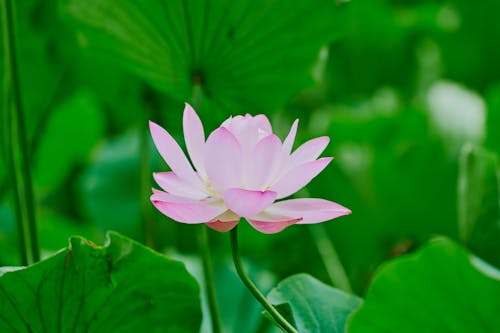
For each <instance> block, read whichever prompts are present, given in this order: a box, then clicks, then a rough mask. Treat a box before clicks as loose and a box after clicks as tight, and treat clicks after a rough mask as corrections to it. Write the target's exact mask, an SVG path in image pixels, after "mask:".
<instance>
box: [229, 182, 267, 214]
mask: <svg viewBox="0 0 500 333" xmlns="http://www.w3.org/2000/svg"><path fill="white" fill-rule="evenodd" d="M275 199H276V192H273V191H252V190H244V189H241V188H231V189H228V190H226V191H225V192H224V195H223V200H224V203H225V204H226V206H227V208H229V209H230V210H232V211H233V212H235V213H236V214H238V215H239V216H243V217H248V216H254V215H256V214H258V213H260V212H262V211H263V210H264V209H266V208H267V207H269V206H270V205H271V204H272V203H273V202H274V200H275Z"/></svg>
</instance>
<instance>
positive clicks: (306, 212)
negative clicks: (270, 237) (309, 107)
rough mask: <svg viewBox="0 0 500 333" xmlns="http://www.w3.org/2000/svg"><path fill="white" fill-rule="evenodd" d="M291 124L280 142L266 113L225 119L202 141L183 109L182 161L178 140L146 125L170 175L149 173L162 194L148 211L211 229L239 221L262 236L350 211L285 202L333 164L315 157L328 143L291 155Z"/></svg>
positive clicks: (315, 202)
mask: <svg viewBox="0 0 500 333" xmlns="http://www.w3.org/2000/svg"><path fill="white" fill-rule="evenodd" d="M297 124H298V120H296V121H295V122H294V123H293V125H292V128H291V129H290V133H289V134H288V136H287V137H286V139H285V141H284V142H283V143H282V142H281V140H280V138H279V137H277V136H276V135H275V134H273V133H272V128H271V124H270V123H269V120H268V119H267V117H266V116H264V115H257V116H255V117H252V116H251V115H249V114H247V115H245V116H236V117H231V118H229V119H227V120H226V121H224V122H223V123H222V125H221V126H220V127H219V128H217V129H216V130H215V131H213V132H212V133H211V134H210V135H209V137H208V139H207V140H206V141H205V134H204V131H203V125H202V123H201V121H200V118H199V117H198V115H197V114H196V112H195V111H194V110H193V108H191V106H189V105H188V104H186V107H185V109H184V119H183V126H184V140H185V142H186V147H187V151H188V153H189V156H190V158H191V162H192V164H193V166H194V169H193V167H192V166H191V163H190V162H189V161H188V159H187V158H186V156H185V155H184V152H183V151H182V149H181V148H180V147H179V145H178V144H177V142H175V140H174V139H173V138H172V136H170V134H168V132H167V131H165V130H164V129H163V128H161V127H160V126H158V125H157V124H155V123H153V122H150V129H151V135H152V137H153V141H154V143H155V145H156V147H157V149H158V151H159V153H160V155H161V156H162V157H163V159H164V160H165V162H166V163H167V164H168V166H169V167H170V169H172V171H170V172H159V173H155V174H154V179H155V180H156V182H157V183H158V185H160V187H161V188H162V189H163V190H164V191H158V190H155V189H153V195H152V196H151V201H152V202H153V204H154V206H155V207H156V208H157V209H158V210H159V211H160V212H162V213H163V214H165V215H166V216H168V217H170V218H171V219H173V220H175V221H178V222H182V223H188V224H196V223H205V224H206V225H207V226H209V227H210V228H212V229H215V230H217V231H222V232H224V231H228V230H231V229H232V228H234V227H235V226H236V224H238V222H239V221H240V218H241V217H244V218H245V219H247V220H248V222H249V223H250V224H251V225H252V226H253V227H254V228H255V229H257V230H259V231H261V232H263V233H269V234H270V233H276V232H279V231H281V230H283V229H284V228H286V227H288V226H290V225H292V224H295V223H297V224H310V223H319V222H324V221H328V220H331V219H334V218H336V217H339V216H342V215H347V214H350V213H351V211H350V210H349V209H347V208H344V207H342V206H340V205H338V204H336V203H334V202H331V201H328V200H323V199H291V200H283V201H277V202H276V200H278V199H282V198H285V197H288V196H289V195H291V194H293V193H295V192H297V191H298V190H300V189H301V188H303V187H304V186H306V185H307V184H308V183H309V182H310V181H311V180H312V179H313V178H314V177H316V176H317V175H318V174H319V173H320V172H321V171H322V170H323V169H324V168H325V167H326V166H327V165H328V164H329V163H330V161H331V160H332V158H331V157H324V158H320V159H317V158H318V156H319V155H320V154H321V153H322V152H323V150H324V149H325V148H326V146H327V145H328V142H329V141H330V140H329V138H328V137H319V138H316V139H312V140H310V141H307V142H306V143H304V144H303V145H302V146H300V147H299V148H297V149H296V150H295V151H294V152H293V153H292V146H293V143H294V140H295V134H296V132H297Z"/></svg>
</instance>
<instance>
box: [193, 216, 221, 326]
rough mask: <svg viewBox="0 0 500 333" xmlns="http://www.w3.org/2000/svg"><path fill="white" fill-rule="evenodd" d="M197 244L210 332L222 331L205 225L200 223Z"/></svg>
mask: <svg viewBox="0 0 500 333" xmlns="http://www.w3.org/2000/svg"><path fill="white" fill-rule="evenodd" d="M198 246H199V249H200V252H201V257H202V258H201V259H202V260H201V262H202V266H203V281H204V284H205V293H206V296H207V302H208V308H209V310H210V321H211V323H212V332H213V333H220V332H222V325H221V322H220V315H219V307H218V306H217V295H216V293H215V280H214V273H213V270H212V258H211V255H210V247H209V245H208V233H207V227H206V226H204V225H201V226H200V228H199V229H198Z"/></svg>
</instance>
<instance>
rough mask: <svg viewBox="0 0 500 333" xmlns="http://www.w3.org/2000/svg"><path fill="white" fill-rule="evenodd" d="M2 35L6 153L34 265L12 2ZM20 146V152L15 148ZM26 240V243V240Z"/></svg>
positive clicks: (7, 5)
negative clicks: (5, 102) (6, 128)
mask: <svg viewBox="0 0 500 333" xmlns="http://www.w3.org/2000/svg"><path fill="white" fill-rule="evenodd" d="M3 13H4V18H3V20H2V21H3V22H4V24H3V32H4V41H5V43H4V69H5V72H6V74H7V75H5V82H4V89H5V98H6V100H7V101H8V104H6V106H5V108H6V110H5V112H7V113H8V116H7V117H6V118H7V122H6V124H5V126H6V127H10V129H9V130H8V131H7V135H9V136H10V138H9V140H8V141H7V142H8V147H7V150H9V151H10V152H9V153H8V155H9V160H10V162H9V163H10V166H11V167H10V169H11V173H12V175H11V177H12V184H13V188H14V196H15V199H14V201H15V204H16V214H17V223H18V229H19V230H20V231H22V234H23V235H21V234H20V236H19V237H20V241H21V243H22V242H24V244H25V245H24V248H25V250H26V256H25V257H26V258H27V260H26V262H27V263H28V264H29V263H33V262H37V261H39V260H40V252H39V247H38V234H37V225H36V216H35V199H34V194H33V183H32V179H31V170H30V167H29V166H30V160H29V149H28V143H27V135H26V125H25V120H24V110H23V105H22V100H21V87H20V83H19V73H18V65H17V55H16V40H15V32H14V27H15V14H14V8H13V5H12V0H3ZM16 144H17V145H19V148H20V149H19V151H18V152H17V154H18V156H17V155H16V151H15V149H14V147H15V146H16ZM23 237H24V240H23Z"/></svg>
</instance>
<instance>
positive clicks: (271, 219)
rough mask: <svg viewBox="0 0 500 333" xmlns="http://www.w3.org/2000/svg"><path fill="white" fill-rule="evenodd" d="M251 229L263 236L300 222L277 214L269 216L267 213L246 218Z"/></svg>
mask: <svg viewBox="0 0 500 333" xmlns="http://www.w3.org/2000/svg"><path fill="white" fill-rule="evenodd" d="M247 220H248V222H249V223H250V225H251V226H252V227H254V228H255V229H257V230H258V231H260V232H262V233H265V234H274V233H277V232H280V231H282V230H283V229H285V228H286V227H288V226H291V225H292V224H295V223H298V222H300V220H301V219H300V218H296V217H290V216H285V215H279V214H271V213H268V212H267V211H264V212H261V213H260V214H258V215H256V216H252V217H250V218H247Z"/></svg>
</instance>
